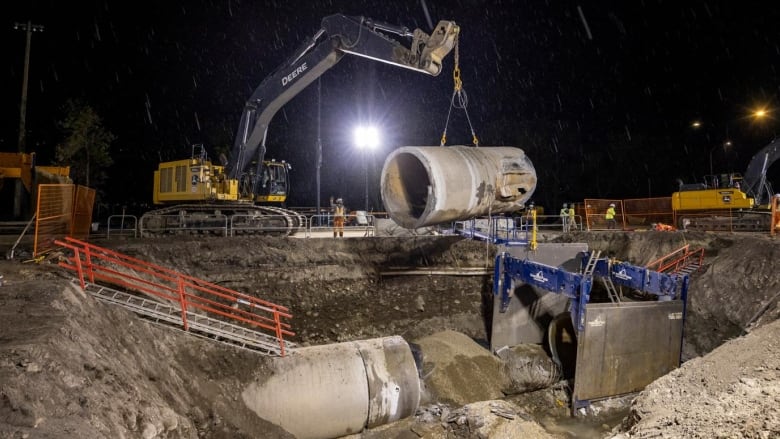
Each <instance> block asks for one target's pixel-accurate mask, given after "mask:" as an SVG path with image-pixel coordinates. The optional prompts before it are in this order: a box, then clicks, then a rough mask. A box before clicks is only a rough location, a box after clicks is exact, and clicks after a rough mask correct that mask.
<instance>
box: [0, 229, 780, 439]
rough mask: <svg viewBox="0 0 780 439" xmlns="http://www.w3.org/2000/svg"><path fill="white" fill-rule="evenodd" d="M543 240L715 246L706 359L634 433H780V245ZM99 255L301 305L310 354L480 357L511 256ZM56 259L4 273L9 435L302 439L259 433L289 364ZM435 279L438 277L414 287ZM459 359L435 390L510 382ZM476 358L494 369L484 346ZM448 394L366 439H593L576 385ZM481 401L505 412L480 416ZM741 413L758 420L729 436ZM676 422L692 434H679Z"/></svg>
mask: <svg viewBox="0 0 780 439" xmlns="http://www.w3.org/2000/svg"><path fill="white" fill-rule="evenodd" d="M543 239H547V240H550V241H556V242H587V243H588V244H589V245H590V247H591V248H593V249H597V250H601V251H602V253H603V254H610V255H611V256H614V257H616V258H617V259H620V260H625V261H630V262H632V263H634V264H644V263H647V262H649V261H651V260H652V259H655V258H657V257H660V256H662V255H664V254H666V253H669V252H671V251H673V250H675V249H677V248H679V247H680V246H682V245H686V244H690V245H691V247H692V248H696V247H703V248H704V249H705V253H704V255H705V257H704V266H703V269H702V272H701V273H699V274H696V275H694V276H693V277H692V278H691V285H690V295H689V307H688V318H687V321H686V329H685V331H686V333H685V335H686V339H685V343H684V353H683V356H684V359H686V360H690V361H686V363H684V365H683V367H682V368H680V369H678V370H676V371H674V372H673V373H671V374H669V375H667V376H666V377H663V378H661V379H659V380H657V381H656V382H655V383H653V384H652V385H650V386H649V387H648V388H647V389H646V390H645V391H644V392H643V393H642V394H640V395H639V396H638V397H637V398H636V401H635V403H634V405H633V406H632V412H631V416H630V417H629V418H628V420H626V422H625V423H624V427H623V428H624V429H625V430H626V431H625V432H623V433H620V434H624V435H628V436H630V437H647V436H648V435H653V434H658V433H661V435H665V434H666V433H664V432H665V431H670V432H678V433H676V434H673V433H670V434H669V436H670V437H672V436H693V437H695V436H697V435H698V436H699V437H709V436H717V435H725V436H726V437H728V436H739V435H740V434H741V432H742V431H748V430H746V429H747V428H750V430H749V431H751V432H754V433H755V435H754V436H755V437H776V436H778V435H780V427H778V425H777V418H776V415H774V410H775V407H776V405H777V402H778V401H779V400H780V399H779V398H780V390H779V389H778V386H777V385H776V382H777V378H778V374H779V373H780V369H778V364H777V361H778V358H780V356H778V345H777V342H776V340H777V335H778V334H777V332H778V323H772V322H773V321H775V320H777V318H778V316H780V305H778V293H779V292H780V270H777V267H776V263H775V262H774V261H777V260H778V259H779V258H778V256H780V255H779V254H778V252H780V250H778V249H779V248H780V247H778V246H777V243H776V242H775V241H772V240H770V239H768V238H766V237H761V236H757V235H748V234H744V235H741V234H711V233H690V232H689V233H680V232H644V233H618V232H615V233H577V234H570V235H565V236H560V235H556V236H546V237H543ZM98 244H99V245H105V246H107V247H110V248H114V249H116V250H118V251H120V252H123V253H126V254H129V255H131V256H135V257H138V258H141V259H144V260H147V261H150V262H154V263H158V264H160V265H163V266H167V267H171V268H175V269H178V270H181V271H183V272H185V273H188V274H191V275H194V276H197V277H200V278H203V279H205V280H208V281H211V282H215V283H218V284H220V285H223V286H226V287H228V288H232V289H235V290H238V291H242V292H246V293H249V294H253V295H256V296H258V297H260V298H263V299H265V300H270V301H272V302H276V303H279V304H281V305H285V306H288V307H289V308H290V309H291V311H292V314H293V316H294V317H293V319H292V321H291V324H292V326H293V330H294V331H295V332H296V333H297V335H296V336H295V337H294V338H293V341H295V342H297V343H300V344H303V345H307V344H324V343H331V342H341V341H349V340H357V339H367V338H375V337H383V336H390V335H401V336H403V337H404V338H406V340H409V341H412V342H414V341H417V342H418V343H420V344H423V343H431V344H432V346H433V345H436V346H440V347H446V346H447V343H444V342H442V340H441V337H442V336H441V335H439V336H438V337H439V340H438V341H435V342H434V339H435V337H434V338H431V337H432V336H434V334H447V335H446V336H444V338H445V339H449V340H450V341H452V340H457V339H460V337H462V339H463V340H464V343H460V344H459V343H455V344H452V343H450V344H449V345H450V346H451V347H456V348H457V349H455V351H462V350H464V349H466V348H467V347H468V346H466V344H465V340H468V341H469V343H471V345H469V346H471V347H475V348H480V347H481V346H485V345H486V337H487V336H486V333H487V332H486V324H485V321H484V316H485V315H486V312H487V311H488V310H489V309H491V307H492V303H491V300H492V275H474V274H473V271H474V270H473V269H476V268H481V269H487V270H488V271H489V270H491V269H492V265H493V259H494V256H495V251H496V250H495V249H494V248H493V246H490V245H487V244H485V243H483V242H475V241H468V240H463V239H460V238H457V237H396V238H370V239H339V240H334V239H292V238H273V237H261V238H254V237H253V238H227V239H226V238H216V237H203V238H190V237H177V238H176V239H170V238H169V239H145V240H122V241H112V242H98ZM3 250H5V249H3ZM50 262H51V261H44V262H43V263H41V264H34V263H26V264H25V263H22V262H21V261H20V260H14V261H2V262H0V274H2V275H4V276H5V281H6V284H5V285H4V286H2V287H0V437H95V438H101V437H105V438H109V437H110V438H114V437H128V438H133V437H143V438H195V437H206V438H220V437H226V438H227V437H231V438H232V437H238V438H241V437H247V438H248V437H257V436H258V435H260V436H262V437H289V436H288V435H287V434H286V433H285V432H283V431H281V430H280V429H278V428H276V427H275V426H273V425H271V424H269V423H267V422H264V421H263V420H261V419H257V417H256V416H254V414H253V413H251V412H250V411H249V410H247V409H246V408H245V407H244V406H243V405H242V403H241V400H240V394H241V389H243V388H244V387H245V386H246V384H247V383H248V382H250V381H252V380H254V379H256V378H257V377H259V376H263V374H267V373H270V371H271V370H272V369H273V368H272V367H271V363H270V362H272V361H278V360H273V359H268V358H266V357H262V356H260V355H258V354H256V353H254V352H249V351H244V350H239V349H235V348H231V347H227V346H223V345H220V344H217V343H214V342H212V341H208V340H202V339H199V338H195V337H192V336H189V335H187V334H185V333H182V332H180V331H172V330H171V329H168V328H162V327H160V326H157V325H154V324H151V323H148V322H146V321H144V320H141V319H139V318H138V317H136V316H135V315H134V314H132V313H130V312H129V311H124V310H122V309H117V308H112V307H109V306H107V305H103V304H100V303H97V302H95V300H94V299H92V298H91V297H88V296H85V295H84V294H83V293H82V292H80V291H79V289H78V288H75V287H73V286H71V284H70V282H69V275H68V274H67V273H64V272H63V270H62V269H60V268H58V267H57V266H56V265H55V264H52V263H50ZM421 267H422V268H426V269H428V270H426V271H424V272H422V274H418V275H399V274H397V273H398V271H397V270H398V269H403V270H405V272H409V270H411V269H419V268H421ZM445 269H447V270H452V269H459V270H460V272H459V273H457V274H461V275H454V274H452V275H440V274H429V273H436V272H440V271H443V270H445ZM447 330H451V332H445V331H447ZM729 340H731V341H729ZM727 341H729V342H728V343H726V344H725V345H723V346H721V347H720V348H717V349H715V348H716V347H718V346H720V345H722V344H723V343H724V342H727ZM429 349H434V348H433V347H429ZM470 349H471V348H469V349H467V350H468V351H469V352H471V350H470ZM713 349H715V350H714V351H713ZM455 351H452V352H455ZM711 351H712V352H711ZM442 352H444V354H443V355H442V356H441V358H440V359H438V360H436V359H435V356H431V357H429V360H430V362H429V364H428V365H427V366H426V369H425V370H424V372H425V373H431V372H432V373H431V377H432V376H434V375H435V374H436V373H438V372H437V370H436V369H437V368H438V369H442V370H443V369H446V368H447V367H452V368H454V369H452V370H453V371H454V370H458V371H459V372H458V373H463V374H464V378H465V377H466V376H467V375H468V374H469V373H472V372H468V370H469V369H470V368H471V367H470V366H469V367H465V368H464V365H468V364H472V365H475V366H474V367H473V368H472V369H474V370H477V369H478V371H477V372H475V373H478V374H481V375H480V376H490V374H491V373H493V372H489V373H486V372H485V371H486V370H487V371H491V370H494V369H492V367H493V366H492V364H493V363H491V362H490V361H488V362H486V363H485V364H484V365H483V364H482V363H480V361H482V360H478V361H473V360H472V359H470V358H458V357H457V356H452V357H451V356H449V354H447V353H446V352H447V351H446V349H444V350H442ZM484 352H486V351H484ZM473 354H474V356H475V357H474V358H477V357H479V356H477V351H476V350H474V352H473ZM480 354H482V352H480ZM454 355H460V354H459V353H457V352H456V353H455V354H454ZM466 357H468V356H466ZM486 357H490V355H489V353H488V354H487V355H486ZM480 358H481V357H480ZM734 358H738V359H739V361H734ZM461 360H462V361H461ZM457 367H461V368H463V369H455V368H457ZM460 371H462V372H460ZM439 372H441V370H439ZM496 374H497V375H496V376H499V375H500V374H498V372H496ZM436 382H437V383H438V384H437V385H438V386H439V387H438V388H437V389H435V392H431V394H432V395H435V398H436V399H437V400H436V401H429V402H428V403H427V405H425V406H423V408H422V409H421V410H420V413H418V416H416V417H415V418H413V419H407V420H404V421H401V422H399V423H396V424H393V425H392V426H386V427H382V428H379V429H375V430H372V431H366V432H363V433H362V434H360V435H359V436H357V437H361V438H390V437H393V438H395V437H430V438H433V437H458V438H466V437H487V436H484V435H485V434H486V433H485V432H486V431H488V430H483V427H484V426H485V425H488V424H490V425H493V424H495V425H496V426H497V427H496V428H499V426H500V425H503V426H504V427H500V428H509V429H512V428H515V427H517V426H519V427H521V429H522V431H524V432H525V433H523V434H530V435H534V437H544V436H543V435H542V433H541V430H538V432H539V433H540V434H539V435H535V433H532V432H537V430H536V429H537V428H540V427H539V426H538V425H536V424H535V421H541V422H542V424H543V425H545V426H546V428H547V431H548V432H549V433H550V434H551V435H552V436H551V437H575V436H580V435H578V434H577V433H576V432H574V431H575V430H567V428H563V427H561V425H557V426H556V425H551V424H550V420H549V419H548V418H549V416H551V414H552V416H555V417H558V416H563V415H565V414H566V413H567V408H566V405H567V404H568V400H567V399H566V398H567V397H566V392H565V389H564V388H562V387H553V388H551V389H545V390H540V391H537V392H533V393H529V394H525V395H520V396H519V397H512V398H511V399H510V400H500V401H496V399H497V398H500V397H501V396H502V395H501V393H500V390H501V386H500V385H497V386H496V387H493V384H487V381H484V382H483V381H479V383H480V384H479V386H481V387H483V389H481V390H482V392H476V391H475V389H474V387H475V385H474V383H476V382H477V381H474V382H471V383H468V382H458V381H456V380H453V379H452V377H451V376H450V377H449V378H448V379H447V380H444V379H442V380H439V381H436ZM432 387H435V386H432ZM495 388H498V389H499V390H498V391H495V390H494V389H495ZM479 399H488V400H490V401H482V402H479V403H478V404H476V405H474V404H475V403H477V402H478V401H477V400H479ZM464 404H465V406H464ZM491 404H493V405H492V406H491ZM495 404H509V405H506V406H504V405H501V406H500V407H499V406H496V405H495ZM466 407H469V408H468V409H466ZM445 412H446V413H445ZM474 413H479V416H475V415H474V416H472V415H473V414H474ZM545 413H546V415H545ZM445 414H446V416H444V415H445ZM681 414H683V415H681ZM732 415H734V416H733V419H735V420H746V422H743V423H729V421H728V419H730V418H731V417H732ZM675 416H676V417H677V419H675ZM509 418H512V419H509ZM526 418H528V419H526ZM683 418H685V419H683ZM693 420H696V421H695V422H694V421H693ZM759 420H760V422H759ZM689 421H690V422H689ZM553 422H554V421H553ZM740 422H741V421H740ZM759 424H760V425H759ZM674 425H678V426H687V427H680V429H679V430H674V429H673V428H674V427H673V426H674ZM710 425H711V426H712V429H710ZM716 427H717V428H718V430H716ZM491 428H492V427H491ZM665 429H669V430H665ZM597 430H598V433H597V434H598V436H591V437H604V436H607V435H608V434H609V432H608V428H605V427H601V426H599V428H598V429H597ZM490 431H492V432H493V433H491V434H489V437H499V438H500V437H514V436H513V435H514V434H515V433H516V432H517V431H520V430H506V431H508V432H512V433H499V431H504V430H490ZM260 432H261V433H260ZM699 432H701V433H699ZM714 432H717V435H716V434H715V433H714ZM767 432H768V433H767ZM617 433H618V432H617V431H616V432H615V433H613V434H617ZM709 433H712V434H709ZM504 434H506V435H504ZM767 434H768V436H767ZM410 435H413V436H410ZM479 435H482V436H479Z"/></svg>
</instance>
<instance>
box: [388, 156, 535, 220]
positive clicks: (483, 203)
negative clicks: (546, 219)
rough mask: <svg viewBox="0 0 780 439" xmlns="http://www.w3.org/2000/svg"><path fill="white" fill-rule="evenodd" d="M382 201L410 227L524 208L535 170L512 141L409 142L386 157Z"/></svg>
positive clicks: (531, 192)
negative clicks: (471, 143)
mask: <svg viewBox="0 0 780 439" xmlns="http://www.w3.org/2000/svg"><path fill="white" fill-rule="evenodd" d="M381 182H382V201H383V202H384V205H385V209H387V212H388V214H389V215H390V218H392V219H393V221H395V222H396V223H398V224H399V225H401V226H402V227H405V228H407V229H416V228H418V227H425V226H432V225H435V224H441V223H446V222H450V221H457V220H466V219H470V218H473V217H475V216H483V215H488V214H495V213H506V212H512V211H516V210H519V209H521V208H522V207H523V206H524V204H525V202H526V201H528V199H529V198H531V195H532V194H533V192H534V190H535V189H536V171H535V170H534V166H533V164H532V163H531V160H530V159H529V158H528V157H527V156H526V155H525V153H524V152H523V150H522V149H519V148H514V147H509V146H488V147H485V146H480V147H478V148H476V147H470V146H448V147H440V146H404V147H401V148H398V149H396V150H395V151H393V152H392V153H390V155H389V156H388V157H387V159H386V160H385V164H384V167H383V168H382V180H381Z"/></svg>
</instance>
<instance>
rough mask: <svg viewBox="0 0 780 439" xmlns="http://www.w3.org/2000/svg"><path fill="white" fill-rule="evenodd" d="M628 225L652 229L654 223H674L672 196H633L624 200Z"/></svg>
mask: <svg viewBox="0 0 780 439" xmlns="http://www.w3.org/2000/svg"><path fill="white" fill-rule="evenodd" d="M623 208H624V211H623V212H624V215H625V222H626V226H627V227H628V228H629V229H650V228H651V227H652V225H653V224H657V223H661V224H670V225H673V224H674V212H673V211H672V197H657V198H631V199H627V200H623Z"/></svg>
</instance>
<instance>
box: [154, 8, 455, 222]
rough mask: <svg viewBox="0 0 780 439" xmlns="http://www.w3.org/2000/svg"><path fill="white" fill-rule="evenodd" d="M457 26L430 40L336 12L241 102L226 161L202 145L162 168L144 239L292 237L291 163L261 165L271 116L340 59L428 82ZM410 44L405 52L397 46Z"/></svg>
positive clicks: (443, 25)
mask: <svg viewBox="0 0 780 439" xmlns="http://www.w3.org/2000/svg"><path fill="white" fill-rule="evenodd" d="M459 32H460V28H459V27H458V26H457V25H456V24H455V23H454V22H452V21H444V20H442V21H440V22H439V23H438V24H437V25H436V28H434V30H433V32H431V34H430V35H428V34H427V33H425V32H423V31H422V30H420V29H415V30H414V31H410V30H409V29H408V28H406V27H403V26H395V25H390V24H386V23H381V22H377V21H374V20H371V19H369V18H365V17H349V16H346V15H342V14H335V15H331V16H328V17H325V18H324V19H323V20H322V23H321V28H320V29H319V30H318V31H317V32H316V33H315V34H314V35H313V36H312V37H310V38H309V39H307V40H306V41H305V42H304V43H303V44H302V45H301V47H300V48H299V49H298V50H297V51H296V52H295V53H294V54H293V55H292V56H291V57H290V58H289V59H288V60H287V61H286V62H285V63H284V64H282V65H281V66H280V67H279V68H278V69H277V70H276V71H274V72H273V73H272V74H271V75H270V76H268V77H267V78H265V79H264V80H263V81H262V83H260V85H259V86H258V87H257V89H256V90H255V91H254V93H253V94H252V96H250V98H249V99H248V100H247V102H246V105H245V107H244V111H243V113H242V115H241V121H240V124H239V127H238V130H237V135H236V139H235V142H234V144H233V148H232V150H231V153H230V157H229V158H223V159H222V160H221V163H220V164H219V165H215V164H214V163H212V161H211V160H209V159H208V157H207V155H206V154H205V150H204V149H203V148H202V146H197V147H194V148H193V151H192V156H191V157H190V159H185V160H177V161H173V162H165V163H160V165H159V168H158V170H157V171H155V177H154V197H153V198H154V202H155V204H162V205H163V206H164V207H162V208H160V209H157V210H154V211H151V212H147V213H146V214H144V215H143V216H142V217H141V220H140V225H139V226H140V227H139V228H140V230H141V234H142V235H147V236H148V235H155V234H162V233H172V232H173V233H191V232H196V233H202V232H212V233H219V234H229V235H233V234H237V233H243V234H246V233H275V234H291V233H295V231H296V230H298V229H299V228H300V227H301V226H303V225H304V224H305V218H304V217H302V216H300V215H299V214H297V213H295V212H293V211H290V210H287V209H284V208H282V207H281V206H269V205H262V204H268V203H272V204H273V203H279V204H280V203H283V202H284V201H285V200H286V197H287V193H288V190H289V174H288V171H289V169H290V168H289V165H288V164H287V163H285V162H275V161H267V160H265V152H266V146H265V140H266V134H267V131H268V124H269V123H270V121H271V119H272V118H273V116H274V115H275V114H276V112H277V111H278V110H279V109H280V108H281V107H282V106H284V105H285V104H286V103H287V102H288V101H289V100H290V99H292V98H293V97H295V96H296V95H297V94H298V93H300V92H301V91H302V90H303V89H304V88H306V87H307V86H308V85H309V84H311V83H312V82H314V80H316V79H317V78H319V77H320V76H321V75H322V74H323V73H325V72H326V71H327V70H328V69H330V68H331V67H333V66H334V65H336V63H338V62H339V61H340V60H341V59H342V58H343V57H344V55H346V54H349V55H355V56H359V57H363V58H368V59H371V60H374V61H379V62H383V63H387V64H390V65H394V66H397V67H403V68H406V69H410V70H413V71H416V72H420V73H424V74H427V75H431V76H437V75H438V74H439V73H441V71H442V59H443V58H444V57H445V56H447V54H448V53H449V52H450V51H451V50H452V49H453V48H454V47H455V44H456V42H457V37H458V34H459ZM398 38H409V39H411V42H410V44H409V46H408V47H407V46H405V45H403V44H401V42H400V41H398Z"/></svg>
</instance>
